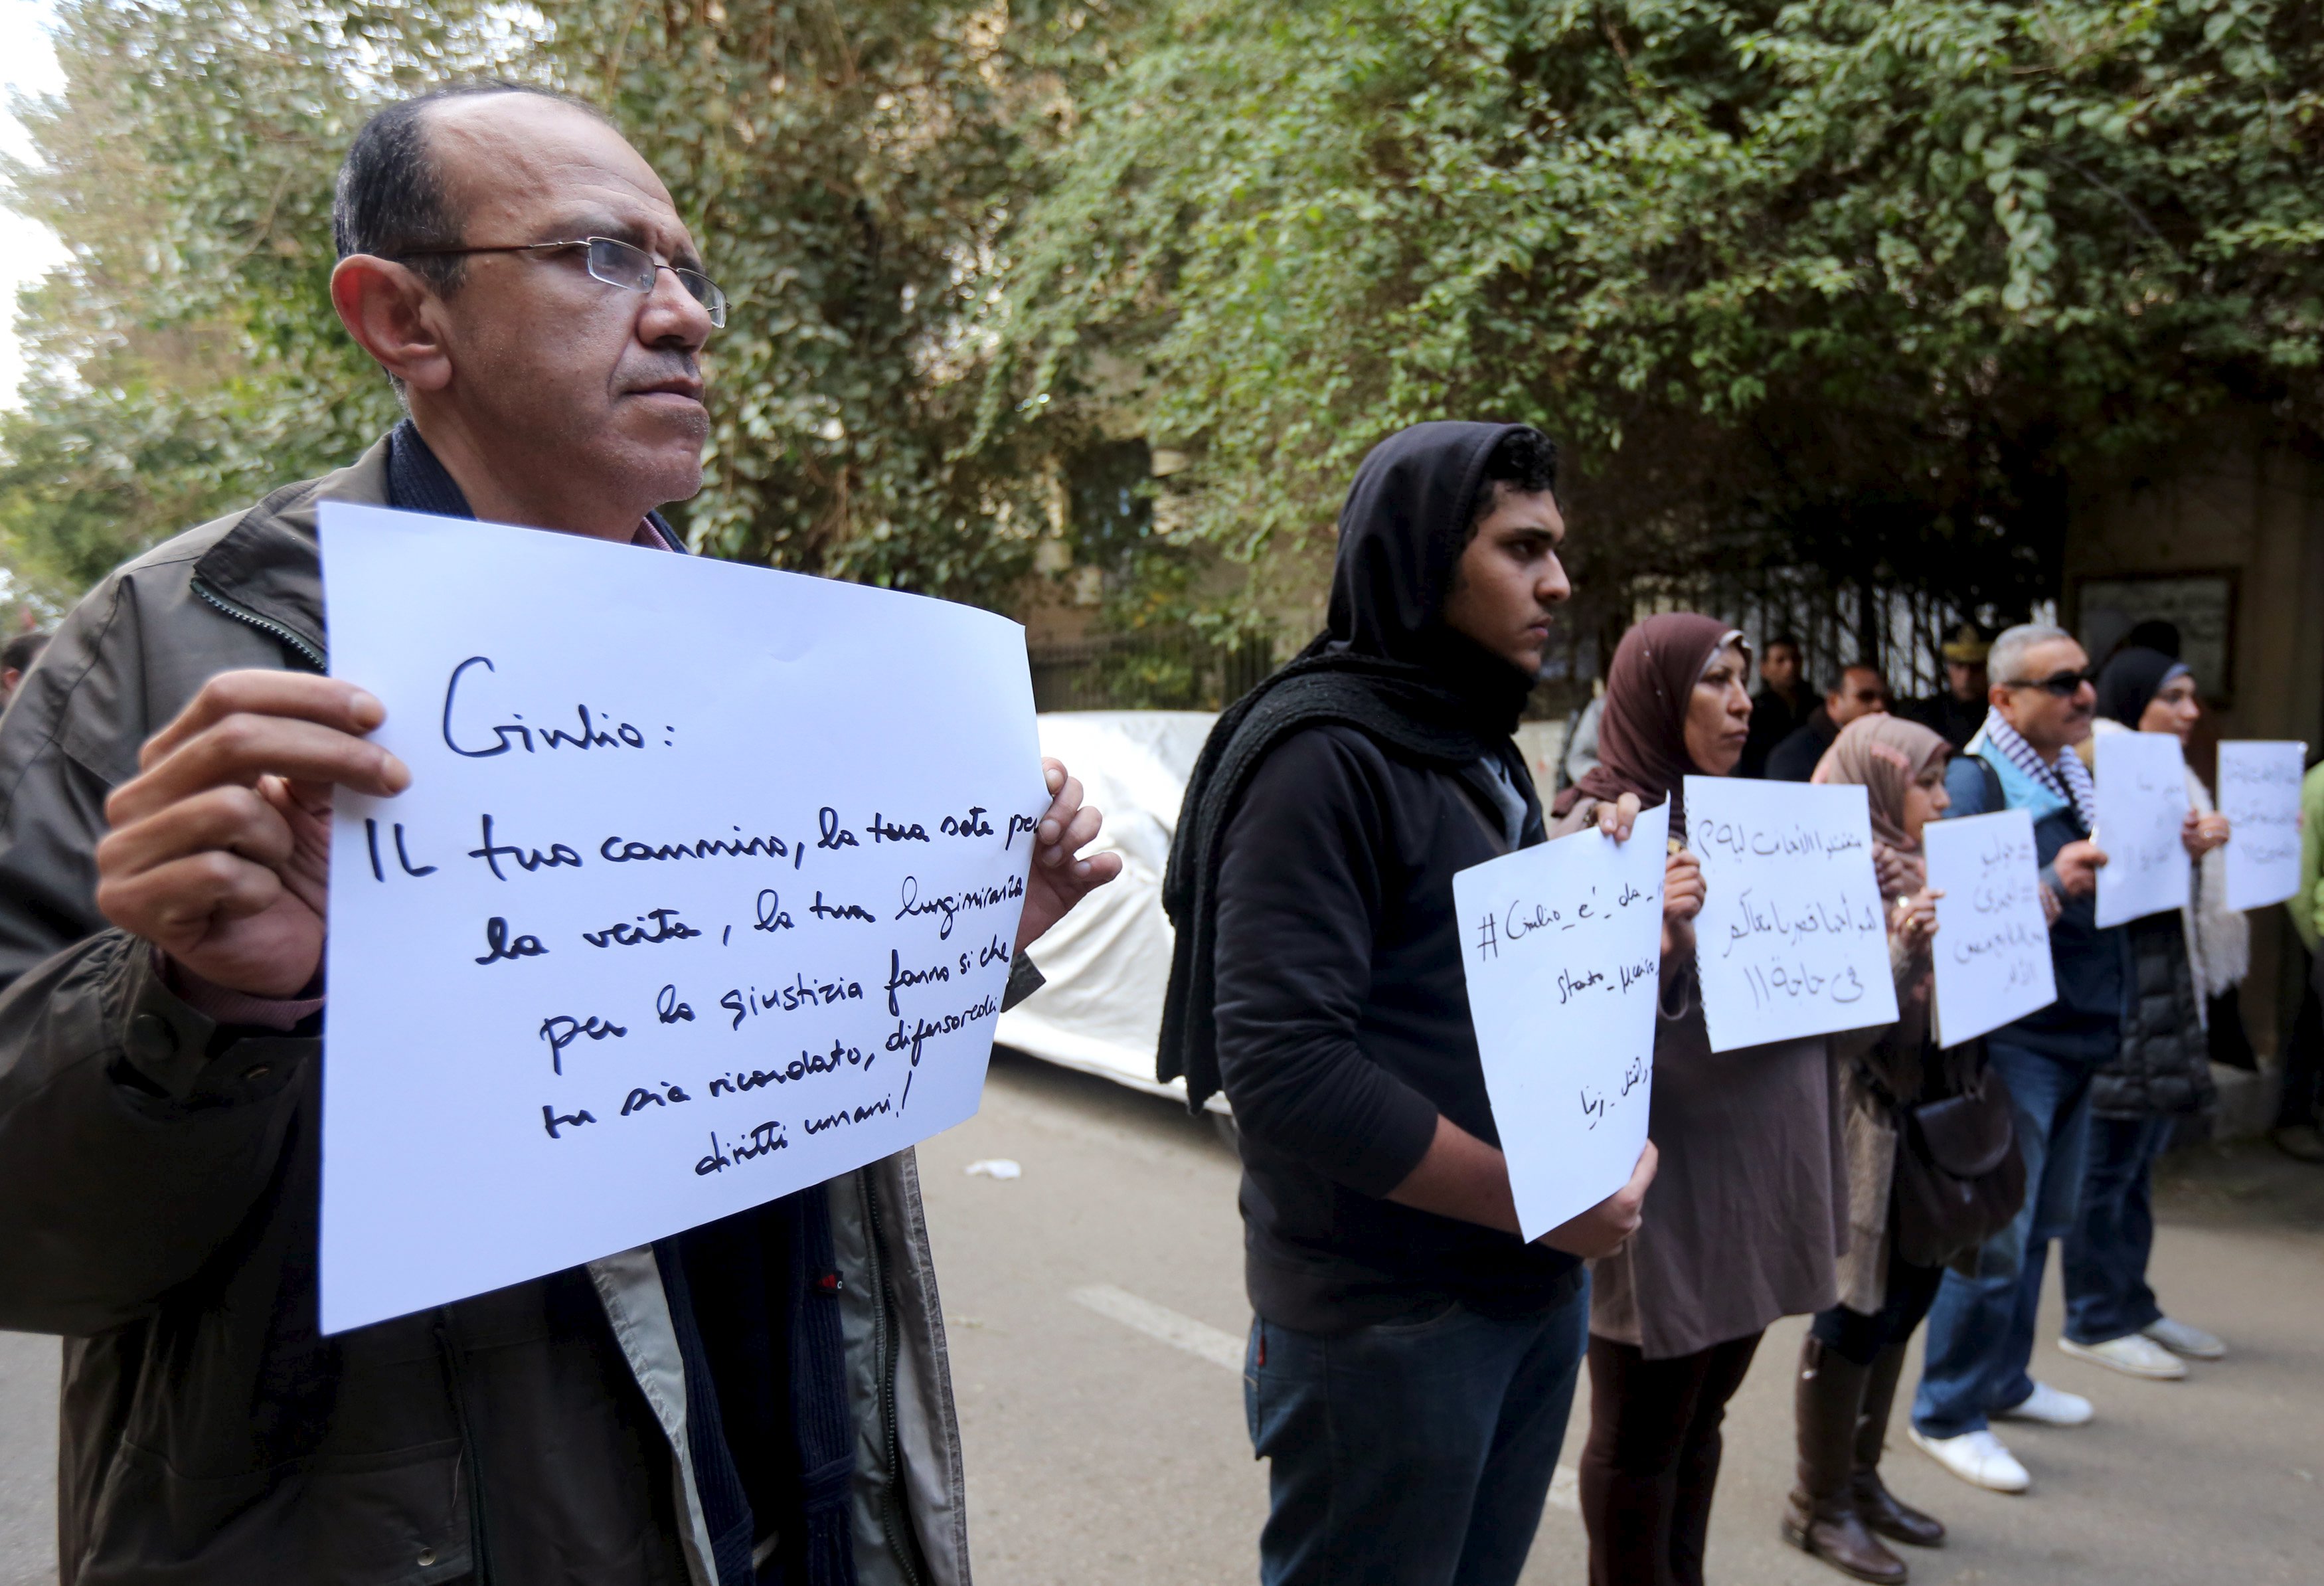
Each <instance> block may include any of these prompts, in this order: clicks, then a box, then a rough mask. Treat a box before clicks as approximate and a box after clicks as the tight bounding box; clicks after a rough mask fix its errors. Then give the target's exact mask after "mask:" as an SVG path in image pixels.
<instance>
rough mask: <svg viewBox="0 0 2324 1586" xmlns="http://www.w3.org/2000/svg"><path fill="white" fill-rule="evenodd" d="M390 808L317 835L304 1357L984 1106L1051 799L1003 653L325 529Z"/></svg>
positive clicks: (965, 642)
mask: <svg viewBox="0 0 2324 1586" xmlns="http://www.w3.org/2000/svg"><path fill="white" fill-rule="evenodd" d="M321 536H322V549H323V571H324V587H325V594H326V604H327V612H328V620H329V629H330V642H331V670H332V674H333V675H334V676H336V677H341V678H346V679H348V680H350V681H352V682H355V683H357V684H359V685H361V686H362V687H364V688H367V689H369V690H370V691H371V692H372V693H374V694H375V695H377V696H379V698H380V699H381V700H382V701H383V703H384V704H385V705H386V707H387V721H386V724H385V725H383V727H381V728H380V729H379V731H378V732H377V733H374V739H375V741H377V742H381V743H383V744H384V745H385V746H386V747H387V748H389V749H391V750H392V751H394V752H396V753H397V754H398V755H400V756H401V757H402V759H403V761H404V762H405V763H406V764H407V765H409V766H410V768H411V773H412V782H411V786H410V788H407V789H406V790H405V791H404V792H403V794H402V795H401V797H398V798H379V799H375V798H359V797H356V796H354V795H350V794H347V793H345V792H342V793H341V794H340V796H339V798H338V800H337V808H336V814H335V820H334V826H333V831H332V843H331V900H330V935H329V945H328V950H327V952H328V984H329V988H330V990H329V997H330V1012H329V1024H328V1028H327V1033H326V1037H325V1049H324V1084H323V1190H322V1248H321V1254H320V1263H321V1270H320V1284H321V1294H322V1322H323V1328H324V1331H326V1332H338V1331H341V1330H343V1329H346V1328H348V1327H354V1326H358V1325H361V1324H363V1323H368V1322H374V1321H378V1320H381V1319H383V1318H385V1317H389V1316H396V1315H401V1314H406V1313H408V1312H410V1311H414V1310H418V1309H420V1308H423V1307H425V1306H429V1305H440V1304H444V1303H447V1302H449V1301H452V1300H456V1299H459V1298H461V1297H463V1296H468V1295H473V1294H478V1293H481V1292H484V1291H485V1290H488V1289H493V1288H498V1287H501V1286H503V1285H506V1284H510V1283H515V1282H518V1281H520V1280H522V1279H525V1278H530V1277H538V1276H539V1275H541V1274H543V1273H548V1272H554V1271H558V1270H561V1269H563V1268H569V1267H573V1266H576V1265H577V1264H579V1263H582V1262H585V1261H588V1260H591V1259H595V1258H596V1257H599V1256H604V1255H607V1254H611V1253H613V1252H614V1251H618V1250H622V1249H630V1248H632V1247H634V1246H637V1245H640V1244H643V1243H645V1242H647V1241H649V1240H654V1239H658V1238H661V1237H663V1236H666V1235H669V1234H672V1233H676V1232H678V1231H681V1230H683V1229H687V1228H690V1227H693V1226H695V1225H696V1224H698V1223H702V1222H709V1221H711V1220H713V1219H715V1218H718V1217H723V1216H726V1215H728V1214H730V1213H734V1212H738V1211H742V1210H743V1209H745V1208H747V1207H750V1206H753V1205H757V1204H759V1203H762V1202H765V1201H767V1200H770V1199H772V1198H773V1197H775V1196H778V1195H782V1194H788V1193H790V1192H791V1191H793V1190H796V1189H798V1188H800V1187H802V1186H803V1185H810V1184H815V1183H817V1182H820V1181H821V1180H824V1179H827V1178H830V1177H832V1176H834V1175H835V1174H838V1173H842V1172H844V1171H846V1170H847V1169H849V1168H853V1167H855V1166H860V1165H862V1163H865V1162H868V1161H871V1160H872V1159H874V1158H876V1157H882V1156H886V1155H889V1154H890V1153H892V1152H894V1151H897V1150H899V1149H901V1148H904V1147H906V1146H908V1145H910V1144H912V1143H913V1142H915V1141H917V1140H919V1139H924V1138H925V1137H927V1136H928V1135H931V1134H934V1133H935V1132H936V1131H937V1130H942V1129H945V1128H946V1127H948V1126H950V1125H952V1124H954V1123H957V1122H959V1121H960V1120H962V1119H964V1118H966V1117H967V1116H969V1115H970V1114H971V1113H973V1111H975V1110H976V1105H977V1098H978V1095H979V1093H980V1091H981V1089H982V1083H983V1078H984V1067H985V1060H986V1058H987V1056H988V1055H989V1052H990V1048H991V1036H992V1028H993V1020H994V1018H995V1016H996V1015H997V1014H998V1012H999V1010H1000V1002H1001V991H1002V988H1003V986H1004V984H1005V982H1006V981H1007V978H1008V973H1009V963H1010V949H1011V945H1012V943H1013V942H1014V940H1015V936H1016V931H1017V917H1018V913H1019V909H1020V908H1022V906H1023V896H1024V882H1025V877H1026V873H1027V869H1028V854H1029V851H1030V847H1031V838H1030V836H1029V832H1030V829H1031V825H1032V824H1033V822H1034V821H1035V820H1036V819H1037V816H1039V814H1040V812H1041V811H1042V810H1043V809H1044V808H1045V807H1046V806H1047V795H1046V794H1045V792H1044V791H1043V788H1042V784H1041V779H1040V758H1039V756H1040V751H1039V747H1038V741H1037V738H1036V736H1035V732H1034V722H1033V700H1032V685H1031V679H1030V677H1029V675H1028V670H1027V667H1026V660H1025V644H1024V635H1023V630H1021V629H1020V628H1019V627H1018V625H1017V624H1016V623H1014V622H1008V621H1006V620H1005V619H1002V618H1001V617H997V616H994V615H992V614H991V613H986V612H981V611H976V610H973V609H972V608H970V607H967V606H961V605H952V604H945V603H944V602H941V601H935V600H927V599H923V598H920V597H918V596H915V595H899V594H896V593H894V592H891V591H886V590H880V589H871V588H866V587H863V586H857V585H851V584H840V583H833V582H828V581H825V580H822V579H816V578H807V577H801V576H796V575H792V574H786V573H777V572H772V571H770V570H768V569H766V568H763V567H741V566H737V565H734V564H731V563H724V562H716V561H713V560H710V559H708V558H693V557H687V556H679V555H676V554H673V553H669V552H662V551H652V550H646V549H638V548H636V547H632V546H625V545H613V544H607V543H604V542H600V541H595V540H591V539H582V538H578V537H576V536H571V535H563V534H551V533H544V532H541V531H539V530H527V529H512V528H502V527H496V526H493V525H487V524H481V523H473V522H466V521H452V520H447V519H438V518H425V517H420V516H417V515H414V514H410V513H401V512H386V511H383V510H381V509H376V508H365V507H354V506H345V505H336V504H326V505H325V506H324V507H323V509H322V526H321Z"/></svg>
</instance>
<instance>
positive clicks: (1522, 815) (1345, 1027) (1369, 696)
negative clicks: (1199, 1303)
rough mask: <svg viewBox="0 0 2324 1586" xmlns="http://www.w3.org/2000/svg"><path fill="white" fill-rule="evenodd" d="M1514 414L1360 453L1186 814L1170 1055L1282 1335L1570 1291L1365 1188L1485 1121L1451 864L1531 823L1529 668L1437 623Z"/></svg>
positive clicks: (1531, 836)
mask: <svg viewBox="0 0 2324 1586" xmlns="http://www.w3.org/2000/svg"><path fill="white" fill-rule="evenodd" d="M1508 428H1509V427H1508V426H1504V425H1484V424H1450V423H1446V424H1426V425H1421V426H1418V427H1417V428H1416V429H1408V430H1406V431H1404V432H1403V433H1401V434H1399V435H1397V436H1395V437H1393V438H1390V439H1388V441H1386V442H1384V443H1382V445H1381V446H1380V447H1378V448H1376V449H1375V450H1374V451H1373V453H1372V454H1371V456H1369V457H1367V458H1366V459H1365V462H1364V465H1363V466H1362V468H1361V469H1360V471H1359V472H1358V474H1357V477H1356V483H1355V486H1354V488H1353V489H1352V490H1351V492H1350V494H1349V499H1348V504H1347V506H1346V508H1345V509H1344V510H1343V512H1342V515H1341V530H1340V550H1339V558H1338V564H1337V567H1336V569H1335V572H1334V575H1333V589H1332V605H1331V627H1330V629H1329V630H1328V631H1327V632H1325V633H1324V634H1323V636H1321V637H1320V638H1319V639H1318V640H1317V641H1315V643H1314V644H1312V645H1310V646H1309V647H1308V649H1307V650H1306V651H1305V652H1304V653H1303V655H1302V656H1301V658H1300V659H1299V660H1297V661H1296V662H1294V663H1293V664H1292V665H1291V666H1288V667H1286V668H1285V669H1283V670H1282V671H1281V672H1278V673H1277V674H1276V675H1275V677H1273V678H1269V679H1268V682H1267V683H1266V684H1264V685H1262V686H1261V688H1260V689H1259V691H1257V694H1256V696H1254V697H1253V698H1252V699H1250V700H1247V701H1246V702H1244V703H1243V704H1242V705H1239V706H1238V708H1237V709H1236V710H1235V711H1232V712H1230V713H1229V714H1228V715H1226V716H1224V717H1222V719H1221V721H1220V723H1219V725H1218V728H1217V729H1216V731H1215V732H1214V733H1213V742H1212V743H1211V744H1209V745H1207V746H1206V747H1205V750H1204V753H1203V761H1202V764H1201V765H1200V766H1199V767H1198V768H1197V772H1196V776H1195V779H1194V781H1193V782H1192V783H1191V784H1190V786H1189V788H1188V795H1187V804H1186V808H1185V811H1183V812H1182V814H1181V816H1180V822H1179V832H1178V843H1177V847H1176V849H1175V850H1174V852H1173V853H1172V856H1171V871H1172V877H1171V881H1170V883H1169V884H1168V885H1167V887H1166V891H1167V894H1168V897H1169V901H1170V902H1171V905H1172V916H1173V918H1174V921H1175V923H1176V925H1177V927H1178V930H1179V934H1180V941H1181V948H1180V952H1179V954H1178V955H1177V961H1176V962H1175V963H1174V965H1173V974H1172V988H1171V997H1170V1004H1169V1010H1168V1014H1167V1018H1166V1032H1165V1041H1164V1051H1163V1068H1164V1071H1165V1072H1166V1073H1167V1072H1171V1071H1173V1066H1174V1065H1173V1060H1174V1058H1175V1059H1176V1066H1177V1067H1180V1068H1183V1070H1184V1072H1185V1073H1186V1074H1187V1078H1188V1083H1189V1087H1190V1089H1191V1090H1194V1091H1196V1092H1200V1091H1202V1090H1203V1089H1205V1088H1207V1087H1206V1086H1205V1084H1204V1083H1203V1081H1204V1080H1205V1079H1206V1078H1207V1077H1208V1074H1209V1073H1211V1072H1215V1074H1217V1076H1218V1077H1219V1079H1220V1080H1221V1081H1222V1082H1223V1084H1224V1088H1225V1090H1226V1093H1227V1096H1228V1099H1229V1100H1230V1101H1231V1102H1233V1104H1234V1111H1235V1118H1236V1120H1237V1122H1238V1123H1239V1125H1240V1130H1241V1142H1242V1159H1243V1180H1242V1193H1241V1204H1242V1212H1243V1220H1244V1228H1245V1236H1246V1237H1245V1245H1246V1274H1247V1279H1248V1282H1249V1286H1250V1299H1251V1305H1252V1307H1253V1309H1255V1310H1256V1311H1257V1312H1258V1313H1259V1315H1260V1316H1262V1317H1264V1318H1265V1319H1267V1320H1268V1321H1269V1322H1272V1323H1276V1324H1277V1325H1280V1326H1286V1327H1293V1328H1297V1329H1301V1330H1303V1331H1307V1332H1343V1331H1346V1330H1349V1329H1351V1328H1354V1327H1358V1326H1362V1325H1365V1324H1368V1323H1375V1322H1382V1321H1388V1320H1392V1319H1396V1318H1400V1317H1406V1316H1410V1315H1414V1314H1425V1313H1427V1312H1429V1311H1433V1310H1435V1309H1439V1308H1442V1306H1443V1305H1445V1304H1447V1303H1449V1302H1452V1301H1455V1300H1458V1301H1461V1302H1463V1303H1466V1304H1468V1305H1471V1307H1473V1308H1475V1309H1478V1310H1481V1311H1486V1312H1489V1313H1492V1314H1528V1313H1531V1312H1535V1311H1538V1310H1540V1309H1543V1308H1545V1307H1546V1306H1549V1305H1555V1304H1557V1303H1559V1302H1561V1301H1563V1300H1564V1299H1566V1298H1567V1297H1569V1296H1572V1294H1573V1293H1574V1291H1575V1290H1576V1289H1577V1288H1578V1287H1579V1286H1580V1281H1581V1279H1580V1272H1579V1264H1578V1263H1577V1262H1576V1261H1575V1260H1574V1259H1572V1257H1570V1256H1565V1255H1563V1254H1560V1253H1559V1252H1557V1251H1554V1250H1551V1249H1546V1248H1545V1247H1542V1246H1537V1245H1527V1244H1526V1243H1524V1242H1523V1241H1522V1240H1519V1239H1517V1237H1516V1236H1515V1235H1513V1234H1506V1233H1499V1232H1496V1231H1492V1230H1490V1229H1487V1228H1483V1227H1480V1226H1479V1225H1477V1224H1475V1223H1471V1222H1460V1221H1457V1220H1454V1219H1452V1218H1445V1217H1439V1216H1436V1215H1434V1214H1433V1213H1426V1212H1420V1211H1416V1210H1414V1209H1412V1208H1410V1207H1406V1206H1400V1205H1397V1204H1396V1203H1393V1202H1390V1201H1388V1200H1385V1199H1383V1198H1381V1197H1383V1196H1385V1195H1386V1194H1387V1193H1388V1191H1389V1190H1391V1189H1393V1188H1395V1187H1396V1185H1397V1184H1399V1183H1401V1182H1402V1181H1403V1179H1404V1178H1405V1177H1406V1175H1408V1174H1409V1173H1410V1172H1411V1171H1412V1169H1413V1168H1414V1167H1415V1166H1417V1165H1418V1164H1419V1162H1420V1159H1421V1157H1424V1156H1425V1154H1426V1153H1427V1150H1428V1146H1429V1142H1430V1140H1431V1139H1432V1138H1433V1137H1434V1133H1435V1128H1436V1119H1437V1116H1438V1114H1439V1113H1440V1112H1441V1113H1443V1115H1444V1116H1446V1117H1448V1118H1450V1119H1452V1121H1453V1122H1455V1123H1457V1124H1459V1125H1460V1126H1461V1127H1462V1128H1463V1129H1465V1130H1468V1131H1469V1132H1470V1133H1471V1134H1473V1135H1476V1136H1478V1137H1480V1139H1486V1140H1489V1141H1498V1139H1499V1134H1498V1133H1497V1132H1496V1130H1494V1127H1493V1118H1492V1110H1491V1107H1490V1105H1489V1102H1488V1101H1487V1099H1486V1095H1485V1085H1484V1075H1483V1071H1482V1070H1481V1068H1480V1066H1479V1064H1478V1058H1477V1044H1476V1037H1475V1034H1474V1032H1473V1030H1472V1029H1471V1024H1470V1019H1469V1002H1468V993H1467V989H1466V985H1465V982H1464V980H1463V976H1462V966H1461V955H1460V939H1459V930H1458V927H1457V923H1456V921H1455V920H1454V918H1453V912H1452V874H1453V872H1454V871H1459V870H1464V869H1466V868H1467V867H1469V866H1470V865H1472V864H1478V863H1481V862H1483V861H1485V860H1488V859H1491V858H1494V857H1496V856H1497V855H1499V854H1501V853H1507V852H1508V850H1509V849H1510V848H1511V847H1512V846H1515V845H1518V844H1531V843H1537V842H1540V841H1541V840H1542V835H1543V834H1542V819H1541V808H1540V805H1539V802H1538V801H1537V800H1536V799H1535V797H1534V795H1533V790H1532V788H1531V785H1530V782H1529V780H1528V779H1527V777H1526V770H1525V766H1524V762H1523V761H1522V759H1521V758H1520V757H1519V756H1518V755H1517V752H1516V748H1515V746H1514V745H1513V744H1512V743H1511V742H1509V739H1508V733H1509V731H1510V730H1511V728H1513V727H1514V726H1515V724H1516V722H1517V712H1518V710H1519V708H1520V707H1521V705H1522V704H1523V702H1524V698H1525V695H1526V690H1527V688H1528V687H1529V686H1530V679H1529V678H1526V677H1525V676H1524V675H1523V674H1522V673H1520V672H1518V671H1517V669H1515V668H1512V667H1511V666H1510V665H1509V664H1508V662H1507V661H1505V660H1503V659H1499V657H1496V656H1493V655H1491V654H1489V652H1487V651H1485V650H1482V649H1480V647H1478V646H1477V645H1475V644H1474V643H1472V642H1471V641H1468V640H1466V639H1463V638H1461V637H1460V636H1458V635H1456V634H1453V633H1452V632H1450V631H1448V630H1447V629H1446V628H1445V627H1444V625H1443V621H1442V616H1441V613H1442V609H1443V600H1444V595H1445V594H1446V592H1447V590H1448V588H1449V587H1450V584H1451V580H1452V567H1453V564H1454V563H1455V562H1456V561H1457V560H1458V559H1459V557H1460V554H1461V550H1462V547H1463V546H1464V545H1465V544H1466V543H1467V541H1468V539H1469V538H1470V535H1469V527H1470V524H1471V521H1473V519H1474V517H1475V513H1476V509H1477V506H1478V503H1479V502H1480V498H1481V495H1482V489H1483V486H1482V475H1483V471H1484V465H1485V461H1486V458H1487V456H1489V454H1490V452H1491V450H1492V448H1493V447H1494V446H1495V445H1496V444H1497V443H1498V442H1499V439H1500V438H1501V436H1502V435H1503V434H1505V433H1507V430H1508ZM1488 762H1490V763H1491V765H1493V766H1498V767H1499V771H1500V773H1501V774H1500V775H1499V776H1497V775H1495V774H1494V772H1493V770H1491V769H1489V764H1488ZM1512 793H1514V794H1515V795H1516V797H1515V798H1512V797H1511V795H1512ZM1204 992H1207V993H1208V994H1207V995H1206V996H1205V995H1203V993H1204ZM1213 1061H1214V1063H1215V1069H1214V1070H1213V1069H1212V1066H1211V1065H1212V1063H1213Z"/></svg>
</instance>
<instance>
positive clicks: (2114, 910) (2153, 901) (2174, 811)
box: [2090, 733, 2192, 928]
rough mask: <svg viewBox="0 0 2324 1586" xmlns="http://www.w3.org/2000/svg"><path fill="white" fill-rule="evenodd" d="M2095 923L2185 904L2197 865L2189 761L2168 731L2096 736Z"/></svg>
mask: <svg viewBox="0 0 2324 1586" xmlns="http://www.w3.org/2000/svg"><path fill="white" fill-rule="evenodd" d="M2187 810H2188V804H2187V759H2186V756H2185V755H2183V754H2181V752H2179V740H2178V739H2176V738H2174V737H2172V735H2171V734H2170V733H2105V734H2103V735H2101V736H2100V737H2099V739H2098V830H2097V831H2095V832H2093V833H2091V834H2090V835H2091V838H2092V840H2093V841H2095V842H2096V843H2097V844H2098V847H2099V848H2100V849H2102V850H2104V852H2105V853H2106V856H2107V862H2106V863H2105V864H2104V865H2103V866H2102V867H2100V869H2099V871H2098V925H2099V927H2101V928H2103V927H2107V926H2118V925H2123V924H2126V923H2127V922H2128V921H2130V920H2134V919H2137V918H2139V917H2141V916H2143V915H2149V914H2160V913H2162V912H2163V910H2164V909H2166V908H2185V907H2186V906H2187V897H2188V885H2189V881H2190V878H2191V875H2192V869H2191V866H2192V862H2191V861H2190V860H2189V858H2188V857H2187V843H2186V838H2185V837H2184V835H2183V834H2182V829H2183V828H2184V826H2185V825H2186V823H2187Z"/></svg>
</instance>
